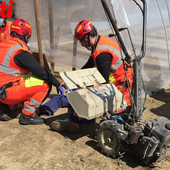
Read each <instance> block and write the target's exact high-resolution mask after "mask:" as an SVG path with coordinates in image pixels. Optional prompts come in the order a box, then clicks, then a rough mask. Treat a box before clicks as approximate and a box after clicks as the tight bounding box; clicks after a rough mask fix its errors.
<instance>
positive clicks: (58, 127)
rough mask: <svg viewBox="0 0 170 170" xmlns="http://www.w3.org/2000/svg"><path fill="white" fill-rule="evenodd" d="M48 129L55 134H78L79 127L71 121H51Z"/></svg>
mask: <svg viewBox="0 0 170 170" xmlns="http://www.w3.org/2000/svg"><path fill="white" fill-rule="evenodd" d="M50 128H51V129H52V130H54V131H57V132H68V133H78V132H80V126H79V124H78V123H74V122H71V121H57V120H56V121H53V122H52V123H51V125H50Z"/></svg>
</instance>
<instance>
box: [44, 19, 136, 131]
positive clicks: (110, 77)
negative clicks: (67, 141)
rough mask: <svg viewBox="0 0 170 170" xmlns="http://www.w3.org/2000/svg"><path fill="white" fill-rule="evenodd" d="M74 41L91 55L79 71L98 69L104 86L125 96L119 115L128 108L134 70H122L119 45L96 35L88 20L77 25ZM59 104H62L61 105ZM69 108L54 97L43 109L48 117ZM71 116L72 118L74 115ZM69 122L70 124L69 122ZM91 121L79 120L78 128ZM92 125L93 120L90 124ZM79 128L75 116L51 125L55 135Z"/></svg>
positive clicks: (64, 100)
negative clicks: (65, 107)
mask: <svg viewBox="0 0 170 170" xmlns="http://www.w3.org/2000/svg"><path fill="white" fill-rule="evenodd" d="M75 38H76V39H77V41H80V43H81V45H82V46H83V47H85V48H87V49H88V50H91V55H90V57H89V59H88V61H87V63H86V64H85V65H84V66H83V67H82V69H85V68H92V67H97V69H98V71H99V72H100V73H101V74H102V76H103V77H104V78H105V80H106V82H107V83H113V84H114V85H115V86H116V87H117V88H118V89H119V90H120V91H121V92H122V93H123V94H124V100H125V101H124V102H123V103H124V106H123V107H122V110H119V111H118V112H122V111H124V110H126V108H127V107H130V106H131V102H130V90H131V88H132V83H133V68H132V67H127V69H126V70H125V69H124V65H123V63H122V60H121V59H122V58H121V57H122V55H123V53H122V51H121V48H120V46H119V44H118V43H117V42H116V41H113V40H112V39H109V38H106V37H104V36H101V35H98V33H97V30H96V28H95V27H94V25H93V24H92V23H91V22H90V21H88V20H82V21H80V22H79V23H78V24H77V26H76V28H75ZM60 100H62V102H61V101H60ZM66 105H67V106H69V105H68V102H67V100H66V98H64V97H61V98H59V97H57V96H55V97H53V98H52V99H51V100H49V101H48V102H47V103H45V104H44V105H42V108H43V109H45V110H46V111H47V112H48V113H50V114H51V113H52V112H55V111H56V110H57V109H58V108H59V107H60V106H63V107H64V106H66ZM72 113H74V114H75V112H74V111H72ZM70 121H71V122H70ZM84 122H86V123H87V124H89V123H90V121H87V120H86V121H85V120H82V119H80V120H79V121H78V124H81V123H84ZM91 122H93V120H91ZM78 124H76V122H75V116H72V117H71V118H69V121H58V120H56V121H53V122H52V123H51V125H50V126H51V128H52V129H53V130H55V131H60V132H61V131H65V132H77V131H79V130H80V128H79V127H78Z"/></svg>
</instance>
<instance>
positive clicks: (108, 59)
mask: <svg viewBox="0 0 170 170" xmlns="http://www.w3.org/2000/svg"><path fill="white" fill-rule="evenodd" d="M112 59H113V58H112V56H111V54H109V53H101V54H99V55H98V56H97V58H96V64H97V69H98V71H99V72H100V73H101V75H102V76H103V77H104V79H105V80H106V82H107V83H108V82H109V75H110V68H111V64H112Z"/></svg>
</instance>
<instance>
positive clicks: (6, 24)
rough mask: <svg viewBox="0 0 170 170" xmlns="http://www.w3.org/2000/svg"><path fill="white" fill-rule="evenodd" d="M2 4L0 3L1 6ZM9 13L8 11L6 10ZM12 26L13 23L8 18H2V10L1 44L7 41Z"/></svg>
mask: <svg viewBox="0 0 170 170" xmlns="http://www.w3.org/2000/svg"><path fill="white" fill-rule="evenodd" d="M1 3H2V2H0V4H1ZM5 12H6V13H7V10H5ZM10 26H11V22H10V21H8V20H7V18H1V9H0V42H1V41H3V40H5V39H7V38H8V37H9V35H10Z"/></svg>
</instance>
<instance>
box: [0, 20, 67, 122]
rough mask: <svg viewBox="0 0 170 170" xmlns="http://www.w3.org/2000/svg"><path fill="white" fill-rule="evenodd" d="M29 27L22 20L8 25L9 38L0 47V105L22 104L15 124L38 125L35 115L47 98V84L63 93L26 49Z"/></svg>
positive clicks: (40, 119) (54, 80) (39, 118)
mask: <svg viewBox="0 0 170 170" xmlns="http://www.w3.org/2000/svg"><path fill="white" fill-rule="evenodd" d="M31 34H32V29H31V25H30V24H29V23H28V22H27V21H26V20H24V19H16V20H14V21H13V22H12V25H11V32H10V37H9V38H8V39H6V40H4V41H3V42H1V43H0V49H1V55H0V80H1V81H0V102H1V103H3V104H7V105H13V104H18V103H23V108H22V113H21V114H20V117H19V123H20V124H22V125H28V124H41V123H43V122H44V120H43V119H42V118H41V117H38V116H37V114H36V111H37V109H38V108H39V107H40V105H41V103H42V102H43V101H44V99H45V98H46V96H47V95H48V92H49V89H50V84H51V85H54V86H55V87H56V88H57V90H58V92H61V93H63V92H64V91H63V88H62V86H61V85H60V83H59V81H58V80H57V79H56V78H55V77H54V76H53V75H52V74H51V73H50V72H49V71H47V70H45V69H44V68H43V67H41V66H40V64H39V63H38V62H37V61H36V60H35V58H34V56H33V55H32V53H31V51H30V50H29V48H28V45H27V44H28V42H29V39H30V37H31Z"/></svg>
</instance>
